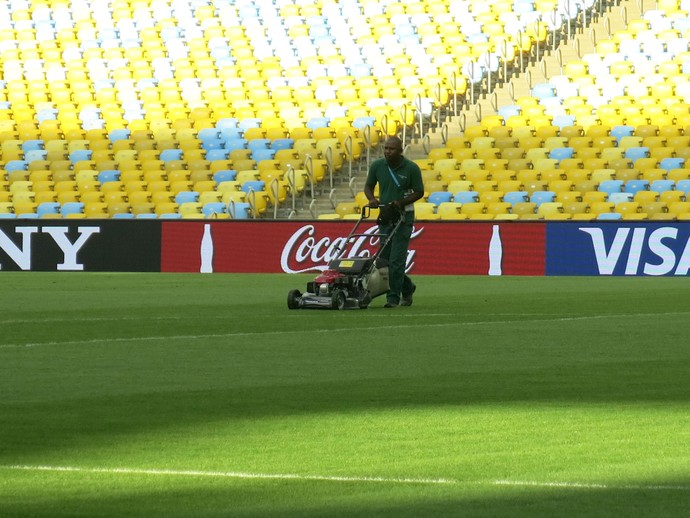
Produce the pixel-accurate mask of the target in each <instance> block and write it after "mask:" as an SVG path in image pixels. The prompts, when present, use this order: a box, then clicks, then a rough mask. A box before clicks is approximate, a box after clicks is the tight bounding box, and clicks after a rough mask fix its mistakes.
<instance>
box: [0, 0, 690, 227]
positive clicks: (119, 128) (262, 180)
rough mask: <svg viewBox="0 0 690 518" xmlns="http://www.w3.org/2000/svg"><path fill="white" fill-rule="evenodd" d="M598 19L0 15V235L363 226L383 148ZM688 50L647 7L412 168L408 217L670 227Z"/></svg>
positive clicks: (264, 13)
mask: <svg viewBox="0 0 690 518" xmlns="http://www.w3.org/2000/svg"><path fill="white" fill-rule="evenodd" d="M610 7H612V5H608V4H606V3H604V2H596V3H594V2H587V1H578V0H560V1H547V0H536V1H532V0H510V1H508V0H498V1H488V2H486V1H481V2H480V1H478V0H472V1H466V0H465V1H451V0H423V1H414V2H412V1H407V2H391V1H372V0H366V1H364V0H362V1H354V0H353V1H352V2H342V3H341V2H336V1H324V0H321V1H313V2H312V1H304V2H298V3H293V2H291V1H287V0H285V1H280V0H274V1H251V2H250V1H215V2H210V1H206V0H205V1H195V0H182V1H178V0H150V1H149V0H146V1H140V0H124V1H121V0H113V1H103V2H93V1H86V0H82V1H76V2H66V1H61V0H55V1H52V0H43V1H33V2H29V1H27V0H12V1H9V2H5V3H3V4H2V5H0V71H1V73H2V75H1V77H0V153H1V155H0V166H1V167H2V171H3V174H2V176H0V217H10V218H12V217H30V218H234V219H245V218H276V217H299V213H300V212H301V213H302V214H306V215H307V216H310V217H323V218H336V217H337V218H352V217H359V214H360V211H361V207H362V205H363V203H364V202H363V199H362V196H361V194H360V193H358V192H357V191H358V186H357V182H356V179H357V177H358V175H359V176H360V177H361V175H362V173H363V171H365V170H366V167H367V166H368V164H369V162H370V160H371V159H372V158H373V157H375V156H379V153H380V142H381V141H382V139H383V138H385V136H386V135H399V136H401V137H402V138H403V139H404V141H405V142H406V143H411V142H413V141H414V142H417V141H419V140H420V139H423V138H424V137H425V136H428V135H429V134H430V132H436V130H442V131H446V132H447V131H448V128H449V127H451V126H453V127H454V126H455V124H454V122H453V121H454V120H455V119H456V118H457V117H458V116H459V115H460V114H461V113H462V112H463V111H466V110H468V109H470V108H471V107H472V106H474V105H475V104H476V103H477V102H478V101H479V100H480V99H481V98H483V97H486V95H487V94H490V93H492V92H493V91H494V90H495V89H496V88H499V87H503V86H505V85H506V84H507V83H508V82H509V81H510V79H511V78H512V77H514V76H515V75H517V74H520V73H522V72H523V71H524V70H526V69H527V67H529V66H534V65H538V62H539V59H540V56H543V54H544V53H545V52H547V51H551V50H553V49H556V48H557V47H558V46H559V45H561V44H562V42H563V41H566V40H568V39H569V38H571V37H572V36H573V34H574V31H575V30H576V28H580V29H581V28H583V27H585V26H586V25H587V24H588V23H590V21H591V20H592V19H594V18H596V16H597V15H598V14H600V13H601V12H603V11H604V10H606V9H608V8H610ZM689 28H690V18H689V17H688V13H687V6H686V5H685V2H680V1H669V0H666V1H664V2H658V3H657V5H656V6H655V9H653V10H648V11H646V12H645V13H644V15H643V16H642V18H640V19H635V20H630V21H629V22H628V23H627V27H626V29H625V30H623V31H618V32H616V33H615V34H612V35H611V37H610V38H608V39H602V40H600V41H598V42H597V44H596V49H595V51H594V52H592V53H589V54H585V55H583V56H582V58H581V59H578V60H575V61H570V62H567V63H564V64H563V67H562V70H560V71H559V72H560V73H559V74H558V75H552V76H551V77H549V79H548V82H546V83H540V84H535V85H533V86H532V89H531V91H530V94H529V95H525V96H523V97H520V98H518V99H516V100H515V103H513V104H510V105H504V106H496V110H495V113H493V114H485V115H484V116H483V117H482V118H481V121H480V122H479V123H478V124H476V125H470V126H468V127H466V128H463V131H461V132H457V131H456V132H453V133H452V134H449V135H448V136H447V138H446V139H445V140H444V142H443V143H442V145H439V146H433V147H432V148H431V149H429V150H428V152H426V154H425V156H424V157H416V158H415V159H416V160H417V161H418V163H419V164H420V167H421V168H422V170H423V173H424V178H425V185H426V188H427V195H426V196H425V198H424V199H423V200H421V201H420V202H418V204H417V212H418V217H420V218H421V219H453V220H458V219H571V218H573V219H591V218H616V217H620V218H623V219H629V218H635V219H660V218H685V217H686V216H687V212H686V208H687V206H686V205H683V203H685V193H686V192H687V182H685V181H686V180H688V181H690V175H688V174H686V168H685V163H686V158H687V157H688V156H690V122H689V115H688V114H689V113H690V105H689V104H688V96H690V90H689V89H688V86H687V85H688V81H687V74H688V66H689V65H688V64H687V63H688V62H690V58H689V56H690V54H689V52H690V51H689V49H688V41H690V40H689V39H688V37H690V36H688V29H689ZM457 133H459V134H457ZM687 171H688V172H690V168H689V169H687ZM662 180H663V182H662ZM611 182H613V183H611ZM342 184H344V185H347V186H349V188H350V191H351V192H350V198H351V199H349V200H347V201H341V202H338V200H337V199H336V198H334V197H333V191H334V186H335V185H342ZM360 187H361V186H360ZM593 193H597V195H596V196H594V195H593ZM669 193H673V194H669ZM329 196H330V198H331V204H332V208H333V211H332V212H330V211H326V212H325V213H322V214H318V213H314V212H313V211H312V210H310V207H311V206H312V204H313V202H314V200H316V199H317V198H329ZM302 217H304V216H302Z"/></svg>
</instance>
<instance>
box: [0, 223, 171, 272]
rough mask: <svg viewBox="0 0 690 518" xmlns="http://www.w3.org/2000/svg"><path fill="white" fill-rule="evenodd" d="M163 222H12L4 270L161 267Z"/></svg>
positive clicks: (0, 267)
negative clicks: (161, 224)
mask: <svg viewBox="0 0 690 518" xmlns="http://www.w3.org/2000/svg"><path fill="white" fill-rule="evenodd" d="M160 250H161V241H160V223H158V222H157V221H126V220H121V221H109V220H70V221H65V220H38V219H32V220H26V221H20V220H12V221H3V222H2V223H0V272H1V271H76V272H81V271H91V272H101V271H109V272H157V271H160Z"/></svg>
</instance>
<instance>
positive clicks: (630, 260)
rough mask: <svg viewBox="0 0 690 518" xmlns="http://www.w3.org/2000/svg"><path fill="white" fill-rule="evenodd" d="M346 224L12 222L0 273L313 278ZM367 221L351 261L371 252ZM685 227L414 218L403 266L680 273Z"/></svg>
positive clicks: (688, 249) (3, 226) (689, 254)
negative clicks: (306, 275) (287, 275)
mask: <svg viewBox="0 0 690 518" xmlns="http://www.w3.org/2000/svg"><path fill="white" fill-rule="evenodd" d="M352 228H353V222H351V221H347V222H346V221H335V222H333V221H277V222H269V221H241V222H240V221H203V220H186V221H185V220H183V221H179V220H178V221H158V220H142V221H139V220H136V221H133V220H69V221H66V220H24V221H22V220H10V221H2V222H0V272H1V271H87V272H88V271H93V272H97V271H121V272H137V271H140V272H156V271H159V272H202V273H212V272H216V273H318V272H320V271H323V270H325V269H327V268H328V264H329V262H330V261H331V260H332V259H333V258H334V257H335V256H336V254H337V253H338V250H339V249H340V248H341V247H342V245H343V242H344V240H345V239H346V237H347V236H348V234H349V233H350V231H351V230H352ZM376 230H377V229H376V226H375V224H373V223H371V222H363V223H362V224H361V225H360V227H359V229H358V233H359V234H362V235H361V236H358V237H355V238H353V239H354V243H352V245H351V246H350V247H349V248H348V251H349V255H352V256H364V255H371V254H372V253H374V251H375V250H376V248H377V247H378V245H379V242H378V237H377V236H375V235H374V234H375V233H376ZM689 243H690V223H685V222H672V223H671V222H660V223H656V222H630V223H625V222H608V221H605V222H578V221H563V222H561V221H559V222H512V221H511V222H500V223H499V222H490V221H489V222H483V221H482V222H471V221H460V222H441V221H430V222H417V224H416V225H415V228H414V232H413V236H412V240H411V243H410V250H409V254H408V259H407V268H408V270H409V271H410V272H412V273H414V274H421V275H424V274H428V275H589V276H597V275H616V276H625V275H628V276H638V275H639V276H660V275H681V276H686V275H688V272H689V271H690V244H689Z"/></svg>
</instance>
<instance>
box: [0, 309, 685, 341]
mask: <svg viewBox="0 0 690 518" xmlns="http://www.w3.org/2000/svg"><path fill="white" fill-rule="evenodd" d="M679 315H690V312H688V311H677V312H670V313H629V314H610V315H585V316H580V317H558V318H534V319H524V318H516V319H514V320H510V319H508V320H481V321H476V322H438V323H426V324H411V325H400V324H398V325H390V326H381V325H375V326H359V327H356V326H350V327H343V328H332V327H330V328H325V329H311V330H309V333H333V332H352V331H385V330H389V329H417V330H418V329H419V328H423V327H425V328H432V327H471V326H483V325H502V324H508V325H510V324H516V323H519V324H530V323H531V324H539V323H545V322H577V321H584V320H602V319H608V318H640V317H661V316H679ZM401 316H402V314H401ZM415 316H423V315H415ZM408 317H409V315H408ZM304 332H305V330H304V329H299V330H294V329H285V330H281V331H247V332H235V333H214V334H202V335H171V336H141V337H126V338H125V337H121V338H117V337H115V338H112V337H111V338H93V339H90V340H62V341H51V342H30V343H25V344H0V349H18V348H24V347H27V348H30V347H41V346H54V345H79V344H85V345H98V344H103V343H121V342H150V341H160V340H199V339H207V338H243V337H252V336H275V335H280V336H284V335H286V334H301V333H304Z"/></svg>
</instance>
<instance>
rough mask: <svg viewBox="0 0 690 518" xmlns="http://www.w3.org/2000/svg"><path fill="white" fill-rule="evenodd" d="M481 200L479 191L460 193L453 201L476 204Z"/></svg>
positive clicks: (457, 193)
mask: <svg viewBox="0 0 690 518" xmlns="http://www.w3.org/2000/svg"><path fill="white" fill-rule="evenodd" d="M478 200H479V193H478V192H477V191H458V192H456V193H455V195H454V196H453V201H454V202H457V203H474V202H476V201H478Z"/></svg>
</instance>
